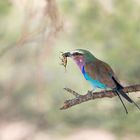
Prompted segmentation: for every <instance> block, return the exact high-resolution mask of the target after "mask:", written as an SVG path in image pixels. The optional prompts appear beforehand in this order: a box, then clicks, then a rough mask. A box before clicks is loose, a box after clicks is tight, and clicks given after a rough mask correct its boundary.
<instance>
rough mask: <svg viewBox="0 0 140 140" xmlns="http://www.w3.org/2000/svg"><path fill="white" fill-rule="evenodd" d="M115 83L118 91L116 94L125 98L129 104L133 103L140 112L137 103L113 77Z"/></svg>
mask: <svg viewBox="0 0 140 140" xmlns="http://www.w3.org/2000/svg"><path fill="white" fill-rule="evenodd" d="M112 79H113V81H114V82H115V84H116V86H117V87H116V89H115V92H116V93H117V95H119V94H121V96H123V97H124V98H125V99H126V100H127V101H128V102H130V103H133V104H134V105H135V106H136V107H137V108H138V109H139V110H140V107H139V106H138V105H137V103H136V102H135V101H133V100H132V99H131V98H130V97H129V96H128V95H127V94H126V93H125V92H124V91H123V86H121V84H120V83H119V82H118V81H117V80H116V79H115V78H114V77H112Z"/></svg>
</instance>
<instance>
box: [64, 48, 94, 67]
mask: <svg viewBox="0 0 140 140" xmlns="http://www.w3.org/2000/svg"><path fill="white" fill-rule="evenodd" d="M63 56H65V57H71V58H72V59H73V60H74V61H75V62H76V63H77V64H78V65H79V66H82V65H84V64H85V63H86V62H89V61H92V60H93V59H94V58H95V57H94V56H93V55H92V53H91V52H89V51H87V50H83V49H76V50H74V51H70V52H66V53H63Z"/></svg>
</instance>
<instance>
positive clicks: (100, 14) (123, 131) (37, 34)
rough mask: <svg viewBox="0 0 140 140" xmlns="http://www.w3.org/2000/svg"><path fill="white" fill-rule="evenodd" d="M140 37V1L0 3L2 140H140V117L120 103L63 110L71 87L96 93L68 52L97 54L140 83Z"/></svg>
mask: <svg viewBox="0 0 140 140" xmlns="http://www.w3.org/2000/svg"><path fill="white" fill-rule="evenodd" d="M139 37H140V2H139V0H129V1H128V0H123V1H122V0H106V1H102V0H86V1H85V0H79V1H78V0H77V1H75V0H57V1H55V0H40V1H38V0H20V1H19V0H0V46H1V47H0V93H1V94H0V128H1V129H0V140H55V139H57V140H59V139H61V140H63V139H64V140H65V139H66V140H67V139H68V140H91V139H100V140H131V139H133V140H139V139H140V121H139V117H140V112H139V111H138V110H137V108H135V106H133V105H131V104H129V103H126V104H127V107H128V110H129V114H128V115H126V114H125V112H124V109H123V107H122V105H121V104H120V101H119V100H118V98H113V99H108V98H104V99H99V100H95V101H90V102H86V103H83V104H80V105H77V106H74V107H72V108H70V109H68V110H65V111H60V110H59V108H60V107H61V106H62V105H63V102H64V101H65V100H66V99H69V98H73V96H71V95H69V94H67V93H66V92H65V91H64V90H63V88H64V87H69V88H72V89H74V90H75V91H77V92H79V93H81V94H84V93H86V91H87V90H89V89H92V87H91V86H90V85H89V84H88V83H87V82H86V81H85V80H84V78H83V76H82V75H81V73H80V71H79V69H78V68H77V66H76V65H75V64H74V62H73V61H72V60H70V59H68V66H67V71H66V72H65V69H64V68H63V67H62V66H61V65H60V59H59V57H60V56H61V53H60V52H65V51H69V50H74V49H76V48H84V49H87V50H90V51H91V52H92V53H93V54H94V55H95V56H96V57H98V58H100V59H102V60H104V61H106V62H107V63H109V64H110V65H111V66H112V68H113V69H114V71H115V72H116V73H117V75H118V77H119V79H120V81H121V83H122V84H123V85H131V84H139V82H140V63H139V58H140V39H139ZM130 96H131V97H132V98H133V99H134V100H136V101H137V103H139V104H140V101H139V100H138V97H139V96H140V93H138V92H137V93H134V94H130Z"/></svg>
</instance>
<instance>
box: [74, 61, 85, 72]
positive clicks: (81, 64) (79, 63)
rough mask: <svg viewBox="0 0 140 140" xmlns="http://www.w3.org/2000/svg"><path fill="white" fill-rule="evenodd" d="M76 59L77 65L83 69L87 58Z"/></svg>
mask: <svg viewBox="0 0 140 140" xmlns="http://www.w3.org/2000/svg"><path fill="white" fill-rule="evenodd" d="M74 61H75V62H76V64H77V66H78V67H79V68H80V70H81V71H82V68H83V66H84V65H85V59H84V58H80V59H74Z"/></svg>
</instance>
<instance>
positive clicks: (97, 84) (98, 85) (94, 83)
mask: <svg viewBox="0 0 140 140" xmlns="http://www.w3.org/2000/svg"><path fill="white" fill-rule="evenodd" d="M82 73H83V75H84V77H85V79H86V80H87V81H89V82H90V84H91V85H92V86H93V88H101V89H105V88H107V86H106V85H105V84H103V83H101V82H100V81H98V80H94V79H92V78H91V77H90V76H89V75H88V74H87V73H86V72H85V69H84V66H83V68H82Z"/></svg>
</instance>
